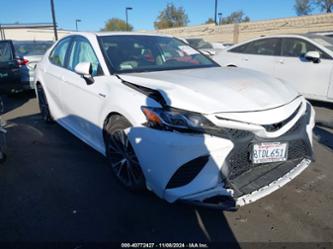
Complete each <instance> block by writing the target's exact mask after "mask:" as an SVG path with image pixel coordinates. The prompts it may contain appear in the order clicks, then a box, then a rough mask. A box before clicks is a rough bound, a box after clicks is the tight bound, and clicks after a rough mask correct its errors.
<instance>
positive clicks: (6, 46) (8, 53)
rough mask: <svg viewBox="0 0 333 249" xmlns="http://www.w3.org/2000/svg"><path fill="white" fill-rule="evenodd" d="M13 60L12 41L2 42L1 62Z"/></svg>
mask: <svg viewBox="0 0 333 249" xmlns="http://www.w3.org/2000/svg"><path fill="white" fill-rule="evenodd" d="M11 60H13V51H12V46H11V44H10V42H6V41H5V42H4V41H1V42H0V62H7V61H11Z"/></svg>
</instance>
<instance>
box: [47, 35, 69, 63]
mask: <svg viewBox="0 0 333 249" xmlns="http://www.w3.org/2000/svg"><path fill="white" fill-rule="evenodd" d="M70 43H71V38H67V39H64V40H62V41H60V42H59V43H58V44H57V45H56V46H55V48H54V49H53V50H52V52H51V54H50V57H49V60H50V61H51V63H53V64H54V65H57V66H60V67H64V66H65V59H66V53H67V50H68V47H69V44H70Z"/></svg>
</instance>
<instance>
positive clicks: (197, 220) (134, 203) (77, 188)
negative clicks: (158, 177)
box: [0, 115, 239, 248]
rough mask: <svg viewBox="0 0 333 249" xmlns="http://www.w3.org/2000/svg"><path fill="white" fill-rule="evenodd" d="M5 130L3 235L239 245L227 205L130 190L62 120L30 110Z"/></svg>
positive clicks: (0, 187) (0, 184)
mask: <svg viewBox="0 0 333 249" xmlns="http://www.w3.org/2000/svg"><path fill="white" fill-rule="evenodd" d="M66 118H69V117H66ZM76 118H78V117H76ZM81 121H82V122H87V121H86V120H83V119H82V118H81ZM90 125H93V124H90ZM99 129H100V128H99ZM7 130H8V134H7V137H8V141H7V144H8V153H7V154H8V160H7V162H6V163H5V164H4V166H3V167H1V168H0V220H1V223H0V233H1V240H2V241H16V242H17V241H36V242H48V241H72V242H78V241H80V242H110V241H118V242H119V241H124V242H125V241H126V242H128V241H133V242H138V241H163V242H165V241H167V242H179V241H189V242H193V241H196V242H217V241H218V242H229V243H230V244H229V247H231V246H232V248H239V246H238V244H237V240H236V238H235V236H234V234H233V232H232V230H231V229H230V227H229V225H228V221H227V220H226V218H225V216H224V213H223V212H222V211H219V210H210V209H205V208H197V207H194V206H190V205H185V204H169V203H167V202H166V201H163V200H161V199H159V198H158V197H156V196H155V195H154V194H152V193H150V192H146V193H144V194H135V193H132V192H129V191H127V190H126V189H124V188H123V187H122V186H120V185H119V184H118V182H117V181H116V180H115V178H114V177H113V175H112V173H111V170H110V169H109V168H108V167H107V162H106V159H105V157H104V156H102V155H101V154H100V153H98V152H96V151H95V150H93V149H92V148H91V147H89V146H88V145H86V144H85V143H83V142H82V141H81V140H79V139H77V138H75V137H74V136H73V135H72V134H70V133H69V132H68V131H66V130H65V129H63V128H62V127H61V126H60V125H58V124H56V123H54V124H46V123H44V122H43V120H42V119H41V117H40V116H39V115H30V116H25V117H20V118H15V119H12V120H8V125H7ZM101 132H102V131H101ZM202 146H203V147H205V144H204V141H203V144H202Z"/></svg>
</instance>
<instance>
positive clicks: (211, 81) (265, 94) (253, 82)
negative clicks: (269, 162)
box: [119, 67, 299, 114]
mask: <svg viewBox="0 0 333 249" xmlns="http://www.w3.org/2000/svg"><path fill="white" fill-rule="evenodd" d="M119 76H120V77H121V78H122V79H123V80H125V81H128V82H130V83H133V84H137V85H141V86H145V87H148V88H151V89H155V90H158V91H159V92H160V93H161V94H162V95H163V97H164V98H165V100H166V102H167V104H168V105H170V106H172V107H175V108H179V109H184V110H189V111H195V112H200V113H205V114H211V113H222V112H247V111H260V110H265V109H270V108H275V107H278V106H281V105H285V104H287V103H289V102H290V101H292V100H293V99H295V98H296V97H297V96H298V95H299V94H298V93H297V92H296V91H295V90H294V89H292V88H291V87H290V86H289V85H287V84H286V83H283V82H281V81H280V80H278V79H275V78H272V77H270V76H268V75H265V74H262V73H259V72H257V71H253V70H248V69H240V68H221V67H212V68H202V69H191V70H188V69H187V70H169V71H158V72H147V73H146V72H144V73H130V74H121V75H119Z"/></svg>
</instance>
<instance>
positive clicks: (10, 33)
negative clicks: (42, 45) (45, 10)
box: [0, 23, 72, 41]
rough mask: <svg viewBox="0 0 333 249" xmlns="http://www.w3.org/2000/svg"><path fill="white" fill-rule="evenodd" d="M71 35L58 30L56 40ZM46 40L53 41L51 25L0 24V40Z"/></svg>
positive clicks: (68, 31)
mask: <svg viewBox="0 0 333 249" xmlns="http://www.w3.org/2000/svg"><path fill="white" fill-rule="evenodd" d="M70 33H72V31H70V30H63V29H58V38H59V39H60V38H62V37H64V36H65V35H68V34H70ZM5 39H11V40H48V41H54V40H55V39H54V31H53V25H52V24H51V23H25V24H21V23H15V24H0V40H5Z"/></svg>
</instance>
